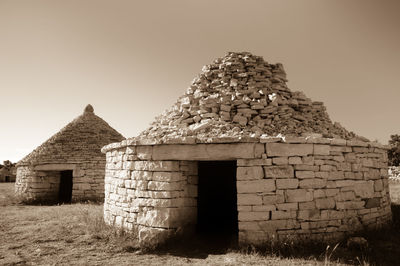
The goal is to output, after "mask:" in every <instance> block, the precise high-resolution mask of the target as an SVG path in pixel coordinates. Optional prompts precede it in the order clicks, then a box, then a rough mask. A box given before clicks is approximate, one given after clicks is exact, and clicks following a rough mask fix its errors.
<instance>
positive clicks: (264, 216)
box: [238, 212, 270, 222]
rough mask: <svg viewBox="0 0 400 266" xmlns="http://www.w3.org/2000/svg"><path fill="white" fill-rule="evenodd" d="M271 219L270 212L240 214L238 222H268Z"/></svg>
mask: <svg viewBox="0 0 400 266" xmlns="http://www.w3.org/2000/svg"><path fill="white" fill-rule="evenodd" d="M269 219H270V212H239V213H238V220H239V221H240V222H242V221H266V220H269Z"/></svg>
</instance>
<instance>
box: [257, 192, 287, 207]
mask: <svg viewBox="0 0 400 266" xmlns="http://www.w3.org/2000/svg"><path fill="white" fill-rule="evenodd" d="M283 202H285V197H284V196H283V195H279V194H272V195H263V196H262V203H263V204H264V205H271V204H278V203H283Z"/></svg>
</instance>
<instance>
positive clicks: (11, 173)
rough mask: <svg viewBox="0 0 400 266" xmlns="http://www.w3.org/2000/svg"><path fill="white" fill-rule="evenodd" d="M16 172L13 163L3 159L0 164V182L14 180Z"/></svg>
mask: <svg viewBox="0 0 400 266" xmlns="http://www.w3.org/2000/svg"><path fill="white" fill-rule="evenodd" d="M16 174H17V171H16V168H15V163H14V164H13V163H11V162H10V161H4V162H3V164H0V182H15V178H16Z"/></svg>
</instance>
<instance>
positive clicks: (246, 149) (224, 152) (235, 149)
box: [153, 143, 264, 160]
mask: <svg viewBox="0 0 400 266" xmlns="http://www.w3.org/2000/svg"><path fill="white" fill-rule="evenodd" d="M262 153H264V145H263V144H257V143H232V144H196V145H184V144H183V145H155V146H154V148H153V160H236V159H246V158H261V154H262Z"/></svg>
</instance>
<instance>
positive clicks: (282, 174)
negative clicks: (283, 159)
mask: <svg viewBox="0 0 400 266" xmlns="http://www.w3.org/2000/svg"><path fill="white" fill-rule="evenodd" d="M264 171H265V177H267V178H290V177H294V170H293V167H292V166H291V165H282V166H280V165H279V166H264Z"/></svg>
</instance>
